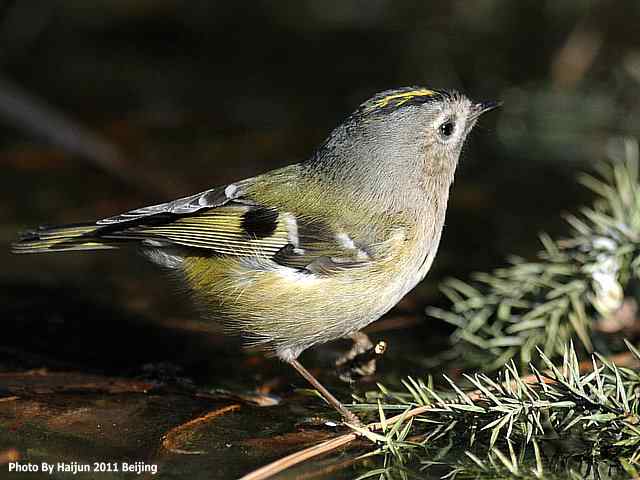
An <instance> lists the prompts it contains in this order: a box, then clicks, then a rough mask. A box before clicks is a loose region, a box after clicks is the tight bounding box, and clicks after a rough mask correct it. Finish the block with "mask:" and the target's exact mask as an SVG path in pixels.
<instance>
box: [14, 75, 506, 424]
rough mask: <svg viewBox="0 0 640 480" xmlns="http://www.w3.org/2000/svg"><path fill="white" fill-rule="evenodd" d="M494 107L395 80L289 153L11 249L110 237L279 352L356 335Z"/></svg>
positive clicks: (428, 242) (433, 230)
mask: <svg viewBox="0 0 640 480" xmlns="http://www.w3.org/2000/svg"><path fill="white" fill-rule="evenodd" d="M497 106H499V104H498V103H496V102H482V103H475V102H472V101H471V100H469V99H468V98H467V97H466V96H465V95H463V94H461V93H459V92H457V91H452V90H430V89H427V88H421V87H405V88H400V89H395V90H387V91H384V92H381V93H378V94H376V95H375V96H373V97H372V98H370V99H368V100H366V101H365V102H364V103H362V104H361V105H360V106H359V107H358V108H357V109H356V111H355V112H354V113H352V114H351V115H350V116H349V117H348V118H347V119H346V120H345V121H344V122H343V123H342V124H341V125H339V126H338V127H337V128H336V129H335V130H333V132H331V134H330V135H329V137H328V138H327V139H326V140H325V141H324V143H323V144H322V145H321V146H320V147H319V148H318V149H317V150H316V151H315V152H314V153H313V154H312V155H311V156H310V157H309V158H308V159H307V160H306V161H303V162H301V163H297V164H294V165H289V166H286V167H283V168H279V169H276V170H273V171H270V172H267V173H264V174H262V175H258V176H256V177H252V178H248V179H246V180H240V181H237V182H234V183H231V184H228V185H223V186H220V187H217V188H212V189H210V190H206V191H204V192H201V193H197V194H195V195H191V196H188V197H184V198H180V199H177V200H174V201H171V202H167V203H162V204H159V205H152V206H148V207H144V208H139V209H136V210H131V211H129V212H126V213H122V214H120V215H116V216H113V217H110V218H105V219H102V220H97V221H95V222H91V223H82V224H75V225H65V226H60V227H40V228H38V229H36V230H34V231H30V232H27V233H25V234H23V235H22V236H21V238H20V239H19V240H18V241H17V242H16V243H14V244H13V251H14V252H15V253H39V252H57V251H77V250H99V249H112V248H120V247H121V246H124V245H126V244H130V243H131V244H136V245H138V246H139V247H140V249H141V251H142V253H143V254H144V255H145V256H146V257H147V258H149V259H150V260H152V261H153V262H155V263H157V264H160V265H161V266H163V267H165V268H167V269H169V270H171V271H173V272H174V273H175V275H176V276H177V277H178V278H179V279H180V280H181V281H182V282H183V283H184V284H185V285H186V286H187V288H188V290H189V291H190V292H191V294H192V297H193V298H194V300H195V302H196V303H197V304H198V305H200V306H201V307H202V308H203V310H204V311H205V312H206V317H207V318H210V319H211V320H212V321H220V322H222V324H223V325H224V326H225V327H226V328H227V329H228V330H229V331H230V332H232V333H235V334H239V335H241V336H242V337H243V338H244V339H246V341H247V342H248V343H249V344H252V345H255V346H259V347H261V348H262V349H264V350H265V351H267V352H268V353H270V354H273V355H275V356H277V357H278V358H280V359H281V360H283V361H285V362H288V363H290V364H291V365H292V366H293V367H294V368H295V369H296V370H297V371H298V372H299V373H300V374H301V375H302V376H303V377H304V378H306V379H307V380H308V381H309V382H310V383H311V384H312V385H313V386H314V387H315V388H316V389H317V390H318V391H319V392H320V394H321V395H322V396H323V397H324V398H325V400H326V401H327V402H328V403H329V404H331V405H332V406H333V407H335V408H336V410H337V411H338V412H339V413H340V414H341V415H342V416H343V417H344V418H345V419H346V420H347V421H348V422H351V423H356V424H359V421H358V418H357V417H356V416H355V415H354V414H353V413H352V412H350V411H349V410H348V409H347V408H346V407H345V406H343V405H342V404H341V403H340V402H339V401H338V400H337V399H336V398H335V397H334V396H333V395H332V394H331V393H330V392H329V391H328V390H327V389H326V388H325V387H323V386H322V384H321V383H320V382H319V381H318V380H316V379H315V377H313V376H312V375H311V374H310V373H309V372H308V371H307V370H306V369H305V368H304V367H303V366H302V365H301V364H300V362H299V361H298V356H299V355H300V353H301V352H303V351H304V350H306V349H307V348H309V347H311V346H313V345H316V344H319V343H324V342H328V341H331V340H334V339H338V338H342V337H349V336H354V335H357V334H358V332H359V331H360V330H361V329H362V328H364V327H365V326H367V325H368V324H369V323H371V322H373V321H374V320H377V319H378V318H380V317H381V316H382V315H383V314H384V313H386V312H387V311H389V310H390V309H391V308H392V307H393V306H394V305H395V304H396V303H397V302H398V301H399V300H400V299H401V298H402V297H403V296H404V295H405V294H406V293H407V292H409V291H410V290H411V289H412V288H413V287H414V286H415V285H416V284H417V283H418V282H420V281H421V280H422V279H423V278H424V277H425V275H426V274H427V272H428V271H429V268H430V267H431V264H432V262H433V260H434V257H435V255H436V251H437V249H438V245H439V243H440V236H441V233H442V228H443V225H444V219H445V212H446V207H447V200H448V197H449V189H450V187H451V184H452V182H453V178H454V173H455V170H456V166H457V164H458V158H459V156H460V152H461V150H462V147H463V144H464V141H465V139H466V137H467V135H468V134H469V132H470V131H471V129H472V128H473V126H474V125H475V123H476V121H477V120H478V117H479V116H480V115H482V114H483V113H485V112H488V111H489V110H492V109H494V108H496V107H497Z"/></svg>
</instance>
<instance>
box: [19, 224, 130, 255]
mask: <svg viewBox="0 0 640 480" xmlns="http://www.w3.org/2000/svg"><path fill="white" fill-rule="evenodd" d="M98 230H100V226H99V225H96V224H95V223H86V224H78V225H65V226H62V227H40V228H38V229H37V230H32V231H28V232H25V233H23V234H22V235H21V237H20V239H19V240H18V241H16V242H14V243H13V244H12V245H11V251H12V252H13V253H44V252H64V251H73V250H103V249H111V248H118V244H117V243H116V242H115V241H114V240H113V239H103V238H100V237H99V236H98V235H97V232H98Z"/></svg>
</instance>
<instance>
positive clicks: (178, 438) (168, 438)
mask: <svg viewBox="0 0 640 480" xmlns="http://www.w3.org/2000/svg"><path fill="white" fill-rule="evenodd" d="M240 407H241V405H240V404H239V403H234V404H233V405H228V406H226V407H223V408H219V409H218V410H214V411H213V412H209V413H207V414H206V415H202V416H201V417H198V418H194V419H193V420H189V421H188V422H186V423H183V424H182V425H178V426H177V427H174V428H172V429H171V430H169V431H168V432H167V434H166V435H164V437H163V438H162V447H163V448H164V449H165V450H168V451H169V452H171V453H178V454H181V455H202V454H204V453H206V452H204V451H202V450H184V449H182V448H180V444H182V443H183V442H182V437H183V436H184V435H185V433H186V432H188V431H190V430H192V429H193V428H194V427H196V426H197V425H199V424H201V423H205V422H209V421H211V420H213V419H214V418H217V417H220V416H222V415H225V414H227V413H229V412H235V411H236V410H239V409H240Z"/></svg>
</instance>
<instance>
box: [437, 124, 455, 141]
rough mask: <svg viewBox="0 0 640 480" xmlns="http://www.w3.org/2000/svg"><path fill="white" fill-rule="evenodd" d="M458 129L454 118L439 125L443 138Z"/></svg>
mask: <svg viewBox="0 0 640 480" xmlns="http://www.w3.org/2000/svg"><path fill="white" fill-rule="evenodd" d="M455 129H456V124H455V123H454V121H453V120H447V121H446V122H444V123H443V124H442V125H440V126H439V127H438V132H440V136H441V137H442V138H449V137H450V136H451V135H453V132H454V130H455Z"/></svg>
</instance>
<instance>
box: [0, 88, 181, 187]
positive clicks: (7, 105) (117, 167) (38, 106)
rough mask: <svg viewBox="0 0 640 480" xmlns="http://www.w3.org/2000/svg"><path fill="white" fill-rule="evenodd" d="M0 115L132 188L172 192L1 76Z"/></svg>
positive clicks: (101, 140)
mask: <svg viewBox="0 0 640 480" xmlns="http://www.w3.org/2000/svg"><path fill="white" fill-rule="evenodd" d="M0 118H2V121H3V122H4V123H6V124H7V125H8V126H11V127H14V128H18V129H21V130H24V131H25V132H27V133H29V134H30V135H33V136H35V137H38V138H42V139H45V140H47V141H49V142H51V143H52V144H54V145H56V146H58V147H61V148H63V149H65V150H67V151H68V152H70V153H72V154H75V155H78V157H79V158H81V159H83V160H85V161H88V162H90V163H92V164H93V165H95V166H96V167H98V168H99V169H101V170H103V171H105V172H107V173H109V174H110V175H113V176H114V177H116V178H118V179H119V180H120V181H122V182H123V183H124V184H126V185H128V186H130V187H132V188H133V189H134V190H138V191H144V192H146V193H149V194H162V195H171V194H172V192H171V191H170V190H166V189H164V188H163V185H162V184H159V183H157V182H154V181H153V179H152V176H150V175H145V174H142V173H141V172H140V171H139V170H137V169H135V168H133V167H132V165H131V163H130V162H129V161H128V160H127V158H126V157H125V155H124V154H123V152H121V151H120V149H119V148H118V147H117V146H115V145H113V144H112V143H111V142H109V141H108V140H107V139H105V138H103V137H102V136H100V135H98V134H97V133H95V132H92V131H91V130H89V129H88V128H86V127H84V126H82V125H80V124H79V123H78V122H76V121H75V120H73V119H71V118H69V117H68V116H66V115H64V114H63V113H62V112H59V111H58V110H56V109H55V108H54V107H52V106H51V105H48V104H47V103H46V102H45V101H43V100H42V99H39V98H37V97H35V96H34V95H32V94H30V93H29V92H27V91H25V90H24V89H22V88H21V87H19V86H18V85H16V84H14V83H13V82H12V81H10V80H8V79H7V78H6V77H2V76H0Z"/></svg>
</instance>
